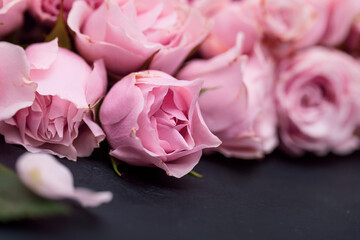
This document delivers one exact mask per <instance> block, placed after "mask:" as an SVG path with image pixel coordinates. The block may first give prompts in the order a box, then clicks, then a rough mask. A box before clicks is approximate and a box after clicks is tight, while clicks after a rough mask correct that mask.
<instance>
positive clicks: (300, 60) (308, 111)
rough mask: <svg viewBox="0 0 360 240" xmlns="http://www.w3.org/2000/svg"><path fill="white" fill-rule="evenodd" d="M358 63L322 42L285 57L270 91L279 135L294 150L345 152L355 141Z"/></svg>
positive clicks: (357, 117) (358, 86)
mask: <svg viewBox="0 0 360 240" xmlns="http://www.w3.org/2000/svg"><path fill="white" fill-rule="evenodd" d="M359 76H360V65H359V64H358V63H357V62H356V61H355V60H354V59H353V58H351V57H350V56H348V55H346V54H344V53H342V52H339V51H336V50H330V49H326V48H322V47H314V48H309V49H308V50H305V51H303V52H300V53H298V54H297V55H296V56H294V57H293V58H292V59H288V60H285V61H284V62H283V63H282V64H281V66H280V70H279V81H278V83H277V89H276V97H277V106H278V113H279V120H280V135H281V139H282V141H283V144H284V146H285V147H286V148H287V149H289V150H290V151H291V152H293V153H294V154H297V155H300V154H302V153H303V152H304V151H309V152H314V153H316V154H318V155H324V154H326V153H328V152H330V151H331V152H335V153H341V154H346V153H349V152H351V151H353V150H354V149H356V148H357V147H358V146H359V138H358V136H356V134H355V133H356V129H357V126H358V124H359V96H360V81H359Z"/></svg>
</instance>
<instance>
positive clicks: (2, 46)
mask: <svg viewBox="0 0 360 240" xmlns="http://www.w3.org/2000/svg"><path fill="white" fill-rule="evenodd" d="M0 53H1V54H0V89H1V91H2V92H1V94H0V121H1V120H4V119H7V118H10V117H11V116H13V115H14V114H15V113H16V112H17V111H18V110H20V109H21V108H24V107H28V106H30V105H31V104H32V102H33V101H34V98H35V89H36V83H33V82H31V81H30V66H29V63H28V61H27V58H26V55H25V51H24V50H23V49H22V48H21V47H19V46H16V45H13V44H10V43H7V42H0Z"/></svg>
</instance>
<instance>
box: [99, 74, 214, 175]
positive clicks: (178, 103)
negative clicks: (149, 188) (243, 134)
mask: <svg viewBox="0 0 360 240" xmlns="http://www.w3.org/2000/svg"><path fill="white" fill-rule="evenodd" d="M201 85H202V82H201V81H193V82H189V81H180V80H177V79H175V78H173V77H171V76H170V75H168V74H165V73H163V72H159V71H154V70H152V71H144V72H137V73H132V74H130V75H128V76H126V77H125V78H123V79H122V80H121V81H119V82H118V83H116V85H114V86H113V87H112V88H111V89H110V92H109V93H108V94H107V95H106V97H105V99H104V102H103V104H102V106H101V109H100V121H101V123H102V126H103V128H104V131H105V133H106V136H107V140H108V142H109V144H110V146H111V148H112V150H111V152H110V155H111V156H114V157H116V158H118V159H120V160H122V161H125V162H127V163H129V164H131V165H135V166H149V167H150V166H152V167H154V166H156V167H159V168H162V169H164V170H165V171H166V173H167V174H168V175H169V176H174V177H178V178H179V177H182V176H184V175H185V174H187V173H188V172H190V171H191V170H192V169H193V168H194V166H195V165H196V164H197V163H198V162H199V160H200V157H201V154H202V149H204V148H213V147H217V146H218V145H219V144H220V140H219V139H218V138H217V137H215V136H214V135H213V134H212V133H211V132H210V131H209V129H208V127H207V126H206V125H205V123H204V121H203V119H202V116H201V114H200V110H199V106H198V103H197V99H198V95H199V92H200V88H201Z"/></svg>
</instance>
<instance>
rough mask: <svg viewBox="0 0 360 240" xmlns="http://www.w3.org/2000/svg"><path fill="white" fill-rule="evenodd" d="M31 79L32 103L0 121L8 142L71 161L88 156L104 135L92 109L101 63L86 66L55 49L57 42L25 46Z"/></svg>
mask: <svg viewBox="0 0 360 240" xmlns="http://www.w3.org/2000/svg"><path fill="white" fill-rule="evenodd" d="M26 55H27V57H28V59H29V62H30V66H31V70H30V78H31V80H32V81H34V82H35V83H37V84H38V88H37V90H36V96H35V100H34V102H33V104H32V105H31V106H29V107H26V108H23V109H21V110H19V111H18V112H17V113H16V114H15V115H14V116H12V117H10V118H9V119H6V120H4V121H2V122H0V134H2V135H4V136H5V141H6V142H7V143H13V144H20V145H23V146H24V147H25V148H26V149H27V150H28V151H30V152H47V153H51V154H55V155H58V156H59V157H67V158H68V159H71V160H76V158H77V157H78V156H79V157H83V156H89V155H90V154H91V153H92V151H93V149H94V148H95V147H98V146H99V143H100V142H101V141H102V140H103V139H104V138H105V135H104V133H103V131H102V130H101V128H100V127H99V126H98V125H97V124H96V123H95V122H94V110H93V109H92V108H91V107H92V106H94V105H95V104H96V103H97V102H98V101H99V99H100V98H101V97H102V96H103V95H104V94H105V90H106V84H107V83H106V72H105V66H104V64H103V62H102V61H96V62H95V64H94V68H93V69H91V68H90V67H89V66H88V65H87V63H86V62H85V61H84V60H83V59H82V58H81V57H80V56H78V55H76V54H75V53H73V52H71V51H69V50H66V49H62V48H58V45H57V40H53V41H52V42H49V43H40V44H33V45H31V46H29V47H28V48H27V49H26Z"/></svg>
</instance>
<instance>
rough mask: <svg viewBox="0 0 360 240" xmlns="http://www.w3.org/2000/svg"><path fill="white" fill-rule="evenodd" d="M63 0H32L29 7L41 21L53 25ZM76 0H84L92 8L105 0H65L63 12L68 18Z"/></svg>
mask: <svg viewBox="0 0 360 240" xmlns="http://www.w3.org/2000/svg"><path fill="white" fill-rule="evenodd" d="M61 1H62V0H31V1H29V9H30V12H31V14H32V15H33V16H34V17H35V18H37V19H39V20H40V21H41V22H44V23H47V24H50V25H53V24H54V23H55V22H56V19H57V17H58V15H59V10H60V6H61ZM75 1H84V2H86V3H87V4H88V5H89V6H90V7H91V8H93V9H96V8H97V7H99V6H100V4H101V3H102V2H103V1H104V0H63V13H64V18H65V19H66V18H67V16H68V14H69V12H70V10H71V7H72V4H73V3H74V2H75Z"/></svg>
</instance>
